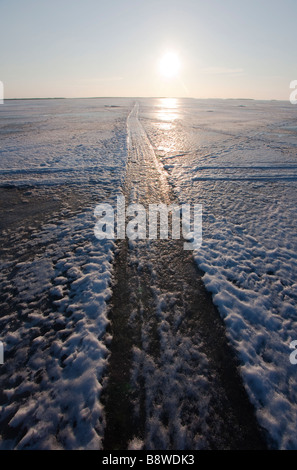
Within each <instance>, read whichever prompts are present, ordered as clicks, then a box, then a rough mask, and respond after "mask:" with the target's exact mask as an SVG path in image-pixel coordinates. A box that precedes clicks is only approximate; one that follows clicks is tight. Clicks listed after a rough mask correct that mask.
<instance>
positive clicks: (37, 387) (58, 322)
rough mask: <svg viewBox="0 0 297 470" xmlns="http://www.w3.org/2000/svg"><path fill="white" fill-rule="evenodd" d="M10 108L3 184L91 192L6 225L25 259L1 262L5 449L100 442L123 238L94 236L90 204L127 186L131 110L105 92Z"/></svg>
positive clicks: (98, 445)
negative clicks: (115, 104)
mask: <svg viewBox="0 0 297 470" xmlns="http://www.w3.org/2000/svg"><path fill="white" fill-rule="evenodd" d="M65 107H66V109H65ZM2 109H4V111H2V113H3V114H4V116H3V121H2V123H1V130H0V132H1V133H2V140H1V153H0V156H1V159H0V162H1V163H0V166H1V171H0V178H1V183H2V185H3V186H7V185H8V186H15V187H22V186H23V185H24V184H25V185H26V186H27V185H30V191H29V192H30V194H31V193H33V195H34V193H35V191H36V188H38V187H42V188H43V191H44V192H45V197H48V198H50V197H51V196H52V194H53V193H52V192H48V193H47V189H46V188H50V187H51V186H53V185H57V184H59V185H60V184H63V182H64V179H65V183H66V182H67V185H68V184H70V185H73V186H77V185H83V186H84V187H83V189H84V191H85V192H88V191H89V193H90V200H89V203H88V204H87V205H86V206H85V207H83V208H82V209H81V208H80V209H76V210H75V209H74V210H72V209H71V208H69V209H65V210H62V211H61V212H59V211H55V212H53V213H52V214H51V219H50V221H49V222H47V223H43V224H42V225H41V226H40V227H38V226H37V227H36V226H33V227H32V228H31V236H29V237H28V232H27V229H26V227H25V226H21V225H20V226H14V227H12V229H11V230H7V236H10V237H12V238H11V239H12V240H13V241H14V244H15V247H16V253H20V254H21V257H22V259H21V260H19V259H18V256H19V255H18V254H16V255H15V256H13V255H11V254H10V256H8V258H7V259H3V263H2V266H1V287H2V291H3V294H4V296H5V298H6V302H7V303H6V304H4V309H3V311H2V316H1V320H0V321H1V339H2V338H3V343H4V348H5V364H4V366H1V408H0V410H1V411H0V421H1V422H2V423H3V422H4V423H6V426H7V425H8V426H9V429H10V434H9V435H7V436H5V434H4V435H3V436H2V440H1V441H0V448H2V449H10V448H14V449H27V448H30V449H100V448H101V447H102V437H103V431H104V420H105V417H104V410H103V406H102V404H101V401H100V396H101V392H102V386H103V380H104V371H105V369H106V365H107V361H108V355H109V350H108V346H109V343H110V340H111V337H110V335H109V334H108V333H107V332H106V328H107V326H108V324H109V320H108V317H107V308H108V307H107V304H108V302H109V300H110V297H111V293H112V283H113V277H112V276H113V260H114V251H115V244H114V242H113V241H110V240H101V241H99V240H97V239H96V237H95V235H94V224H95V217H94V214H93V211H94V207H95V205H96V203H97V202H100V201H102V200H104V201H107V202H109V203H113V202H114V201H113V198H114V194H113V191H118V192H119V191H120V187H121V180H122V178H123V174H124V171H125V157H126V153H125V146H126V113H127V109H128V108H127V109H126V108H125V103H123V107H122V108H116V109H115V110H113V111H112V113H111V111H110V109H107V108H105V102H104V101H102V102H100V103H99V104H98V103H97V102H95V101H94V100H93V101H91V100H90V101H89V100H87V101H86V102H81V101H79V100H78V101H77V100H73V101H69V102H68V101H67V103H66V105H63V104H62V102H59V101H54V102H53V101H38V102H36V103H35V102H27V101H26V102H11V103H9V104H8V105H7V106H5V108H2ZM17 113H19V116H18V117H14V119H13V117H12V116H15V115H16V114H17ZM44 113H46V114H44ZM98 120H99V123H98ZM29 126H32V129H31V128H29V129H27V128H28V127H29ZM15 127H17V129H16V128H15ZM36 127H37V129H39V132H37V133H36ZM18 132H19V134H18ZM115 136H116V137H115ZM85 142H87V143H88V145H85ZM114 150H115V151H114ZM113 151H114V152H113ZM44 166H45V167H47V168H46V171H45V169H44ZM90 176H92V179H93V181H90ZM69 178H71V179H70V180H69ZM60 188H61V186H60ZM47 194H48V196H46V195H47ZM63 194H65V195H66V196H67V197H68V198H69V194H66V192H64V193H63V191H60V192H57V193H56V197H57V198H58V199H59V198H61V197H63ZM27 196H29V194H27ZM92 198H93V199H94V201H92ZM64 202H65V201H64ZM66 207H67V203H66ZM11 273H13V275H11ZM10 305H12V308H9V306H10Z"/></svg>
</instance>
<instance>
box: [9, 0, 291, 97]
mask: <svg viewBox="0 0 297 470" xmlns="http://www.w3.org/2000/svg"><path fill="white" fill-rule="evenodd" d="M0 19H1V22H0V44H1V50H0V80H1V81H2V82H3V83H4V90H5V97H6V98H13V97H45V96H46V97H53V96H64V97H80V96H176V97H182V96H185V97H186V96H188V97H194V98H237V97H242V98H259V99H284V100H288V99H289V94H290V90H289V84H290V82H291V81H292V80H294V79H297V61H296V55H297V50H296V46H297V41H296V36H297V24H296V21H297V0H246V1H243V0H182V1H176V0H149V1H147V2H145V1H143V0H138V1H136V0H104V1H103V0H102V1H101V0H80V1H78V0H0ZM168 51H172V52H174V53H175V54H176V55H177V56H178V58H179V61H180V65H181V66H180V71H179V74H178V75H177V76H174V77H171V78H168V77H164V76H162V75H161V74H160V71H159V61H160V58H161V57H162V56H163V55H164V54H165V53H166V52H168Z"/></svg>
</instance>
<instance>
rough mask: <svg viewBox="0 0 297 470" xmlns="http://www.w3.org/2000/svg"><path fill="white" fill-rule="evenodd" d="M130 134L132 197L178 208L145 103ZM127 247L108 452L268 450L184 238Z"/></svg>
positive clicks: (114, 321) (116, 317)
mask: <svg viewBox="0 0 297 470" xmlns="http://www.w3.org/2000/svg"><path fill="white" fill-rule="evenodd" d="M127 132H128V152H129V153H128V161H127V172H126V180H125V185H124V188H123V189H124V194H125V197H126V200H127V201H129V203H132V202H137V203H140V204H143V205H144V207H146V208H147V207H148V205H149V204H151V203H164V204H170V203H173V202H175V203H177V204H178V201H175V200H174V196H173V194H172V192H171V191H170V187H169V185H168V183H167V180H166V177H165V173H164V171H163V169H162V167H161V165H160V163H159V162H158V160H157V158H156V156H155V153H154V150H153V148H152V146H151V144H150V142H149V139H148V137H147V135H146V133H145V131H144V129H143V127H142V126H141V124H140V122H139V120H138V104H136V105H135V106H134V108H133V109H132V111H131V113H130V115H129V117H128V119H127ZM185 202H186V201H185ZM118 247H119V254H118V256H117V258H116V262H115V286H114V290H113V298H112V306H111V310H110V320H111V327H110V328H111V334H112V336H113V340H112V343H111V356H110V362H109V373H108V377H107V386H106V389H105V392H104V396H103V401H104V405H105V412H106V428H105V429H106V430H105V440H104V448H105V449H126V448H130V449H133V448H144V449H150V450H153V449H169V450H170V449H172V450H177V449H191V450H194V449H261V448H265V447H266V444H265V439H264V436H263V432H262V431H261V430H260V429H259V427H258V425H257V422H256V418H255V414H254V409H253V407H252V405H251V404H250V402H249V400H248V397H247V394H246V392H245V389H244V387H243V384H242V381H241V378H240V375H239V373H238V362H237V359H236V357H235V356H234V354H233V352H232V351H231V349H230V348H229V346H228V343H227V340H226V332H225V327H224V324H223V321H222V320H221V318H220V316H219V313H218V311H217V309H216V308H215V307H214V305H213V303H212V300H211V296H210V294H209V293H208V292H207V291H206V289H205V288H204V285H203V283H202V280H201V274H202V273H201V272H199V271H198V269H197V267H196V265H195V263H194V260H193V257H192V255H191V253H189V252H186V251H184V250H183V241H182V240H136V241H133V242H132V241H127V240H122V241H120V242H119V244H118Z"/></svg>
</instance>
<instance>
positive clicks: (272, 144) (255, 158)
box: [0, 98, 297, 449]
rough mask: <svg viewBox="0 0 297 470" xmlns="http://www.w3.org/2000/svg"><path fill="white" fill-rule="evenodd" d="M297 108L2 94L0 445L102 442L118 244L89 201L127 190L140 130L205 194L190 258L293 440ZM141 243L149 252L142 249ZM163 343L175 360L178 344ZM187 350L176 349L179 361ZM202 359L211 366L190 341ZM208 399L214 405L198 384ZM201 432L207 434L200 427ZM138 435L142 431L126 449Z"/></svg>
mask: <svg viewBox="0 0 297 470" xmlns="http://www.w3.org/2000/svg"><path fill="white" fill-rule="evenodd" d="M135 103H137V116H136V117H135V122H134V121H131V117H130V121H129V116H131V111H132V110H133V109H134V107H135ZM296 113H297V111H296V107H294V106H293V105H291V104H290V103H286V102H277V101H271V102H266V101H263V102H262V101H253V100H194V99H132V98H131V99H116V98H113V99H107V98H106V99H76V100H70V99H67V100H63V99H61V100H23V101H22V100H16V101H13V100H11V101H6V102H5V104H4V105H1V106H0V117H1V120H0V190H1V203H2V207H1V236H0V238H1V275H0V282H1V297H0V301H1V316H0V328H1V330H0V340H1V341H2V342H3V344H4V352H5V362H4V364H3V365H0V382H1V386H0V404H1V408H0V429H1V441H0V448H2V449H14V448H17V449H24V448H37V449H40V448H42V449H55V448H62V449H76V448H91V449H95V448H97V449H101V448H102V447H103V438H104V430H105V425H106V416H105V412H104V404H103V403H102V401H101V393H102V389H103V388H104V384H105V381H106V380H108V364H109V348H110V343H111V341H112V337H111V335H110V332H109V328H108V325H109V322H110V320H109V314H108V313H109V304H110V301H111V298H112V293H113V286H114V283H115V282H116V279H115V278H114V263H115V257H116V256H117V250H118V246H117V243H116V241H113V240H97V239H96V237H95V235H94V224H95V218H94V209H95V206H96V204H98V203H100V202H109V203H111V204H112V203H113V202H114V201H115V197H116V195H118V194H121V193H122V191H123V186H124V182H125V180H126V175H127V172H128V171H130V170H129V165H127V162H128V155H129V138H131V135H132V136H133V135H134V134H135V135H136V134H137V139H138V140H136V142H139V145H140V146H141V145H142V152H144V153H145V152H151V153H152V152H153V157H154V159H155V160H154V161H155V165H156V168H157V169H158V171H159V173H160V174H162V178H164V179H165V180H166V184H167V185H169V187H170V191H172V194H174V197H175V200H176V201H178V202H179V203H180V204H183V203H192V204H194V203H197V204H198V203H200V204H202V206H203V243H202V246H201V248H200V249H199V250H197V251H194V252H193V257H194V259H195V262H196V263H197V266H198V267H199V269H200V270H201V271H202V272H203V277H202V279H203V282H204V285H205V287H206V288H207V290H208V291H209V292H210V293H211V294H212V299H213V302H214V304H215V305H216V306H217V308H218V311H219V313H220V315H221V318H222V319H223V322H224V324H225V326H226V334H227V339H228V341H229V343H230V345H231V347H232V349H233V351H234V352H235V354H236V356H237V357H238V360H239V364H240V365H239V370H240V375H241V377H242V380H243V383H244V386H245V389H246V391H247V394H248V396H249V399H250V401H251V403H252V404H253V406H254V407H255V410H256V417H257V420H258V423H259V425H260V426H261V427H262V428H264V429H265V431H266V433H267V441H268V443H269V444H268V445H269V446H272V447H275V448H279V449H297V439H296V433H295V427H296V422H297V392H296V386H297V383H296V374H297V365H295V364H291V362H290V354H291V353H292V349H291V348H290V343H291V341H294V340H297V309H296V300H297V281H296V280H297V232H296V226H297V220H296V219H297V209H296V207H297V191H296V189H297V188H296V184H297V155H296V150H297V114H296ZM136 120H137V121H136ZM131 126H134V128H132V127H131ZM137 126H138V127H137ZM133 132H134V134H133ZM141 139H142V140H141ZM144 141H145V142H146V144H144ZM141 142H142V144H141ZM147 174H148V175H149V172H148V173H147ZM148 184H149V182H148ZM135 189H136V194H137V188H135ZM134 202H137V200H135V201H134ZM38 207H39V208H40V209H39V210H38ZM135 256H137V257H138V258H139V259H138V261H137V262H138V263H139V264H140V265H141V261H143V263H144V262H146V261H147V260H145V259H144V258H143V260H141V257H142V251H141V249H139V250H136V251H135ZM165 262H166V260H165ZM172 275H173V276H174V273H172ZM155 296H156V297H158V296H159V300H158V301H159V304H161V303H162V301H163V299H162V296H161V295H160V293H158V291H156V292H155ZM157 303H158V302H157ZM162 341H164V342H166V341H169V335H166V334H165V333H164V335H163V337H162ZM170 341H171V342H170V344H169V342H168V345H167V357H169V359H170V357H171V356H170V355H168V352H169V351H171V352H172V349H174V348H175V347H176V344H177V342H175V341H173V338H172V337H171V338H170ZM180 344H181V343H180ZM186 349H187V348H186V346H185V345H183V348H180V351H179V354H181V355H182V354H184V355H185V360H186V355H187V351H186ZM137 354H138V355H139V354H141V351H139V350H135V355H136V356H137ZM172 357H173V356H172ZM197 357H199V360H200V362H201V364H202V362H203V367H202V369H207V358H206V357H204V355H203V354H202V353H201V352H200V351H198V350H197ZM181 359H182V358H181ZM168 364H169V362H168ZM202 369H201V370H202ZM170 371H171V369H170V367H169V365H168V368H167V373H168V374H170ZM191 373H192V372H191ZM201 374H202V372H201ZM132 376H133V371H132ZM154 380H157V379H154ZM205 380H206V379H205V377H203V374H202V375H201V377H200V383H199V384H198V382H199V377H195V383H197V387H198V388H199V387H200V388H201V389H203V386H202V385H201V384H203V383H204V381H205ZM190 386H191V387H193V383H192V384H190V383H189V387H190ZM168 390H169V389H168ZM176 390H179V388H178V387H177V388H176ZM180 393H181V395H180V396H179V397H177V398H178V399H179V400H181V401H182V399H183V395H182V392H180ZM191 393H192V391H191ZM193 393H195V391H193ZM201 403H202V404H203V406H204V407H205V408H207V406H208V402H207V400H206V395H205V396H204V397H203V400H202V402H201ZM201 406H202V405H201ZM200 412H201V413H202V411H201V410H200ZM153 419H155V420H156V421H154V423H155V424H154V425H155V426H158V421H157V418H156V416H154V417H152V420H153ZM181 422H182V418H181V421H180V422H179V423H177V424H175V426H176V434H177V435H182V434H183V432H184V431H183V430H182V426H184V427H186V425H185V424H184V425H182V424H181ZM150 426H151V427H150ZM150 426H148V428H147V429H148V431H147V432H148V434H149V433H151V434H152V429H153V424H152V421H151V425H150ZM178 426H179V428H178ZM177 428H178V429H177ZM163 433H165V434H166V429H165V428H164V430H163ZM184 435H187V436H189V432H186V431H185V432H184ZM183 439H186V438H185V437H184V438H183ZM146 442H147V444H146V446H147V447H148V446H149V445H151V446H153V442H151V441H150V440H147V441H146ZM148 442H149V443H150V444H148ZM164 442H166V438H165V437H164ZM178 442H186V441H185V440H184V441H177V444H176V446H179V448H183V447H182V446H183V444H182V443H181V444H178ZM192 442H193V446H194V443H197V442H198V438H197V436H196V437H195V439H194V438H193V439H192ZM199 442H200V444H199V445H200V447H202V448H203V446H204V445H205V447H207V444H205V442H207V439H206V440H205V441H204V440H203V439H202V440H200V441H199ZM143 445H144V444H143V442H142V441H141V439H137V438H135V440H134V441H133V442H132V443H131V445H130V448H137V447H138V448H141V446H143ZM187 445H188V448H189V445H190V444H187ZM195 445H196V444H195ZM197 448H198V444H197Z"/></svg>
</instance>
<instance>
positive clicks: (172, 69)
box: [159, 52, 180, 78]
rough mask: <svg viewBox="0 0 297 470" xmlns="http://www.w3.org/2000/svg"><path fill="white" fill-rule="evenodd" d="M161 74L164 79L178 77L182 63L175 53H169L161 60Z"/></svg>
mask: <svg viewBox="0 0 297 470" xmlns="http://www.w3.org/2000/svg"><path fill="white" fill-rule="evenodd" d="M159 65H160V68H159V70H160V73H161V75H162V76H163V77H166V78H173V77H176V76H177V75H178V72H179V70H180V61H179V58H178V56H177V54H175V53H174V52H167V54H165V55H164V56H163V57H162V58H161V60H160V64H159Z"/></svg>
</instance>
